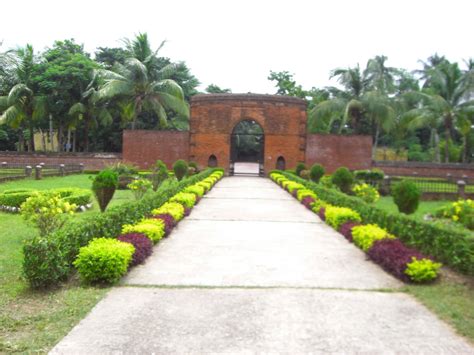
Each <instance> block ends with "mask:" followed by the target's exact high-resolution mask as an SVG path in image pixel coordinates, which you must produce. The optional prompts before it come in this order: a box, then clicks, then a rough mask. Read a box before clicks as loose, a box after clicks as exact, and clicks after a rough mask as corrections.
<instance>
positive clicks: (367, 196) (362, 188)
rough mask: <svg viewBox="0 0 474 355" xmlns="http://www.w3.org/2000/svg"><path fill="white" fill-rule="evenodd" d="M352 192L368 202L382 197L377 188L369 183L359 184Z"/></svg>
mask: <svg viewBox="0 0 474 355" xmlns="http://www.w3.org/2000/svg"><path fill="white" fill-rule="evenodd" d="M352 192H353V193H354V195H356V196H357V197H360V198H361V199H363V200H364V201H365V202H367V203H374V202H377V201H378V200H379V198H380V194H379V192H378V191H377V189H376V188H374V187H372V186H370V185H368V184H357V185H355V186H354V187H353V188H352Z"/></svg>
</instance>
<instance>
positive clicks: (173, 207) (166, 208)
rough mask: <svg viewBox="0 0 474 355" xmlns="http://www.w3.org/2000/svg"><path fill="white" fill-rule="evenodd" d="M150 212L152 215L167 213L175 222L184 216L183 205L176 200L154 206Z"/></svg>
mask: <svg viewBox="0 0 474 355" xmlns="http://www.w3.org/2000/svg"><path fill="white" fill-rule="evenodd" d="M151 213H152V214H153V215H158V214H165V213H167V214H170V215H171V216H173V219H174V220H175V222H179V221H181V220H182V219H183V217H184V206H183V205H182V204H180V203H177V202H166V203H164V204H163V205H162V206H161V207H159V208H155V209H154V210H153V211H152V212H151Z"/></svg>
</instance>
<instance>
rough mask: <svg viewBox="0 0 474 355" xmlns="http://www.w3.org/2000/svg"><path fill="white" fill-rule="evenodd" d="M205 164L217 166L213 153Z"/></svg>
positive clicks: (212, 166) (211, 166)
mask: <svg viewBox="0 0 474 355" xmlns="http://www.w3.org/2000/svg"><path fill="white" fill-rule="evenodd" d="M207 166H208V167H210V168H216V167H217V158H216V156H215V155H214V154H212V155H211V156H210V157H209V159H208V160H207Z"/></svg>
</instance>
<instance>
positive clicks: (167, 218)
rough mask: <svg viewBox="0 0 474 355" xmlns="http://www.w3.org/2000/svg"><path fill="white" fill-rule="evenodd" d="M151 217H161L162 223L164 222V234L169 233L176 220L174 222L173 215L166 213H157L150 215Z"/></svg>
mask: <svg viewBox="0 0 474 355" xmlns="http://www.w3.org/2000/svg"><path fill="white" fill-rule="evenodd" d="M151 218H155V219H161V220H162V221H163V222H164V224H165V236H168V235H169V234H170V233H171V230H172V229H173V228H174V226H175V225H176V222H175V220H174V218H173V216H172V215H170V214H168V213H163V214H157V215H154V216H152V217H151Z"/></svg>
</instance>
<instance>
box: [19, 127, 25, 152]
mask: <svg viewBox="0 0 474 355" xmlns="http://www.w3.org/2000/svg"><path fill="white" fill-rule="evenodd" d="M19 131H20V132H19V133H18V151H19V152H22V151H23V148H24V147H25V137H23V130H22V129H20V130H19Z"/></svg>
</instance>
